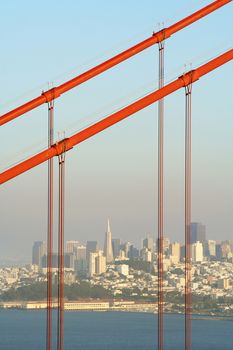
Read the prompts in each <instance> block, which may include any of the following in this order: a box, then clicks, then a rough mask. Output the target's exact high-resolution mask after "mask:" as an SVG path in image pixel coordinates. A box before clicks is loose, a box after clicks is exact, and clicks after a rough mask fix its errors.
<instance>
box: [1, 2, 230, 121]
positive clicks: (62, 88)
mask: <svg viewBox="0 0 233 350" xmlns="http://www.w3.org/2000/svg"><path fill="white" fill-rule="evenodd" d="M231 1H232V0H216V1H214V2H212V3H211V4H209V5H207V6H205V7H203V8H202V9H200V10H198V11H196V12H194V13H193V14H191V15H189V16H188V17H185V18H184V19H182V20H180V21H179V22H177V23H175V24H173V25H171V26H169V27H167V28H164V29H162V30H160V31H158V32H156V33H153V35H152V36H151V37H150V38H148V39H145V40H143V41H141V42H140V43H138V44H136V45H135V46H133V47H131V48H129V49H127V50H125V51H123V52H122V53H120V54H118V55H116V56H114V57H112V58H110V59H108V60H107V61H105V62H103V63H101V64H99V65H97V66H96V67H94V68H91V69H89V70H88V71H86V72H84V73H82V74H81V75H78V76H76V77H75V78H73V79H71V80H69V81H67V82H65V83H63V84H61V85H59V86H57V87H53V88H52V89H49V90H47V91H44V92H42V94H41V95H40V96H38V97H36V98H34V99H33V100H30V101H29V102H27V103H25V104H23V105H21V106H19V107H17V108H15V109H13V110H11V111H9V112H8V113H5V114H3V115H2V116H1V117H0V125H3V124H5V123H8V122H9V121H11V120H13V119H15V118H17V117H19V116H21V115H22V114H24V113H27V112H29V111H31V110H33V109H35V108H37V107H39V106H41V105H42V104H44V103H47V102H49V101H51V100H52V99H56V98H58V97H59V96H61V95H62V94H63V93H65V92H67V91H69V90H71V89H73V88H74V87H76V86H78V85H80V84H82V83H84V82H86V81H87V80H89V79H91V78H93V77H95V76H97V75H99V74H101V73H103V72H105V71H106V70H108V69H110V68H112V67H114V66H116V65H118V64H119V63H121V62H123V61H125V60H127V59H128V58H130V57H132V56H134V55H136V54H138V53H139V52H141V51H143V50H145V49H147V48H149V47H151V46H152V45H155V44H157V43H159V42H161V40H163V39H167V38H169V37H170V36H171V35H172V34H174V33H176V32H178V31H180V30H182V29H183V28H185V27H187V26H189V25H190V24H192V23H194V22H196V21H198V20H199V19H201V18H203V17H205V16H207V15H208V14H210V13H211V12H213V11H215V10H217V9H219V8H221V7H222V6H224V5H226V4H228V3H230V2H231Z"/></svg>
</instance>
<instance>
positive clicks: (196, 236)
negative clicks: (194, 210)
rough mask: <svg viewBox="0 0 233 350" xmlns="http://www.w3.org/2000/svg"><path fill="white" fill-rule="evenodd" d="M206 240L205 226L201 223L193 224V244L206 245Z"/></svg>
mask: <svg viewBox="0 0 233 350" xmlns="http://www.w3.org/2000/svg"><path fill="white" fill-rule="evenodd" d="M205 240H206V229H205V225H203V224H201V223H200V222H192V223H191V244H192V243H196V242H198V241H199V242H201V243H202V244H204V242H205Z"/></svg>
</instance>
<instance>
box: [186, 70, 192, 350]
mask: <svg viewBox="0 0 233 350" xmlns="http://www.w3.org/2000/svg"><path fill="white" fill-rule="evenodd" d="M191 74H192V73H191ZM191 102H192V82H191V83H190V84H189V85H187V86H186V87H185V350H191V349H192V320H191V313H192V294H191V293H192V287H191V283H192V270H191V269H192V267H191V169H192V168H191V160H192V153H191V142H192V125H191V123H192V121H191V118H192V105H191Z"/></svg>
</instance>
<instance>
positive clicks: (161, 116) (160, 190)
mask: <svg viewBox="0 0 233 350" xmlns="http://www.w3.org/2000/svg"><path fill="white" fill-rule="evenodd" d="M158 47H159V89H161V88H162V87H163V86H164V41H161V42H160V43H159V44H158ZM163 139H164V100H163V99H161V100H159V102H158V350H163V348H164V326H163V323H164V320H163V305H164V295H163V238H164V237H163V235H164V216H163V211H164V204H163V202H164V199H163V197H164V194H163V193H164V191H163V186H164V184H163V148H164V141H163Z"/></svg>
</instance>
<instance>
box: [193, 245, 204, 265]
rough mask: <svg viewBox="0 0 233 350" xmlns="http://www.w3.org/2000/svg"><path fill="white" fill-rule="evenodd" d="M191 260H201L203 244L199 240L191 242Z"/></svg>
mask: <svg viewBox="0 0 233 350" xmlns="http://www.w3.org/2000/svg"><path fill="white" fill-rule="evenodd" d="M192 261H193V262H202V261H203V245H202V243H201V242H199V241H197V242H196V243H194V244H192Z"/></svg>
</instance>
